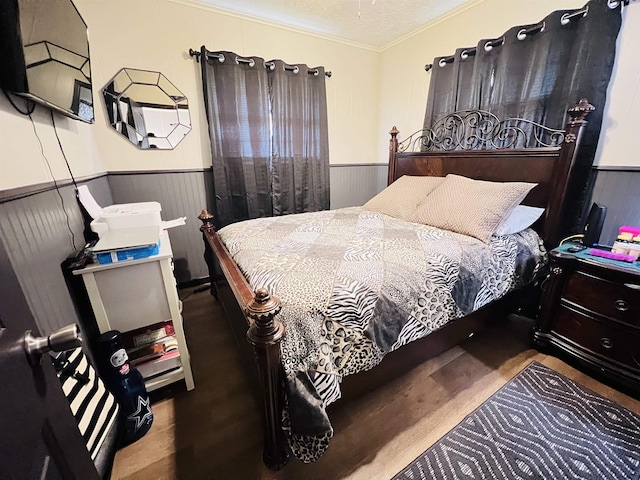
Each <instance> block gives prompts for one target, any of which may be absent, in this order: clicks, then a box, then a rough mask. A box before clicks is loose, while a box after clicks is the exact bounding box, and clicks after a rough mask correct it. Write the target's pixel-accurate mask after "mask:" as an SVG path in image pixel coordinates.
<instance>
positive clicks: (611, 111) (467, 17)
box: [377, 0, 640, 166]
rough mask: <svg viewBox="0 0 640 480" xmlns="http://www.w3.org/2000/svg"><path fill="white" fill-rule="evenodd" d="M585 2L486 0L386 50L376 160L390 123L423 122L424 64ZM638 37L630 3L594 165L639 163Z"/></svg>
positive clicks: (639, 20)
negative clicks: (637, 118)
mask: <svg viewBox="0 0 640 480" xmlns="http://www.w3.org/2000/svg"><path fill="white" fill-rule="evenodd" d="M585 3H586V0H518V1H517V2H515V1H513V0H484V1H482V2H480V3H474V4H472V5H471V6H470V7H469V8H467V9H466V10H458V11H457V12H456V13H455V14H454V15H451V16H449V17H446V18H445V19H443V20H442V21H440V22H439V23H436V24H434V25H430V26H428V27H427V28H425V29H424V30H423V31H422V32H420V33H418V34H416V35H414V36H412V37H411V38H409V39H407V40H405V41H403V42H401V43H398V44H397V45H394V46H391V47H389V48H387V49H386V50H384V51H383V52H382V53H381V61H380V64H381V66H382V67H381V74H380V94H379V98H380V117H379V118H380V121H379V125H378V133H377V138H378V162H381V163H382V162H386V161H387V151H386V149H387V145H388V137H389V135H388V133H387V132H388V131H389V129H390V128H391V126H392V125H397V127H398V129H399V130H400V136H401V138H402V136H403V135H404V136H408V135H410V134H411V133H413V132H414V131H416V130H418V129H420V127H421V126H422V122H423V118H424V111H425V108H426V100H427V93H428V89H429V79H430V74H429V73H427V72H425V70H424V65H425V64H427V63H431V62H432V61H433V59H434V58H435V57H436V56H441V55H451V54H453V53H454V52H455V49H456V48H460V47H464V46H475V45H476V44H477V42H478V41H479V40H480V39H483V38H495V37H498V36H500V35H502V34H503V33H504V32H505V31H506V30H508V29H509V28H510V27H512V26H514V25H526V24H530V23H537V22H538V21H540V20H541V19H542V18H544V17H545V16H546V15H547V14H548V13H550V12H552V11H554V10H560V9H571V8H580V7H582V6H583V5H584V4H585ZM636 3H637V2H636ZM639 41H640V5H634V4H633V3H632V4H631V5H630V6H629V7H628V8H625V10H624V20H623V27H622V30H621V32H620V36H619V38H618V53H617V57H616V66H615V67H614V72H613V74H612V79H611V83H610V85H609V100H608V102H607V105H606V106H605V117H604V120H603V129H606V131H605V134H604V135H603V136H601V142H600V148H599V150H598V153H597V156H596V163H599V164H600V165H602V166H604V165H607V166H608V165H627V166H640V154H636V153H635V150H637V149H634V148H632V145H631V142H633V141H634V140H635V137H636V136H637V135H636V134H635V133H634V129H635V128H636V127H635V126H634V125H635V122H634V120H633V118H632V115H634V114H635V112H638V109H639V108H640V62H638V60H637V45H638V44H639Z"/></svg>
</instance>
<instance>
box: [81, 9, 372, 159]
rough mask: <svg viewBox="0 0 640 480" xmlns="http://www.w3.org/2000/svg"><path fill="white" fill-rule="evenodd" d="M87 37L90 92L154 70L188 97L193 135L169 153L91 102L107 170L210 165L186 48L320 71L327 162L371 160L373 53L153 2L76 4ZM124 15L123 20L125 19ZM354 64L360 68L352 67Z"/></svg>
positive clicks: (195, 67) (196, 77) (194, 68)
mask: <svg viewBox="0 0 640 480" xmlns="http://www.w3.org/2000/svg"><path fill="white" fill-rule="evenodd" d="M76 3H77V5H78V8H79V10H80V11H81V12H82V15H83V16H84V18H85V20H86V22H87V24H88V25H89V28H90V34H91V56H92V67H93V76H94V86H95V87H97V88H94V92H96V93H97V92H99V89H101V88H102V87H103V86H104V85H105V84H106V83H107V82H108V81H109V80H110V79H111V77H112V76H113V75H115V74H116V72H117V71H118V70H119V69H120V68H122V67H132V68H139V69H148V70H157V71H161V72H162V73H164V74H165V76H166V77H167V78H168V79H169V80H170V81H171V82H172V83H173V84H174V85H175V86H176V87H178V89H180V90H181V91H182V92H183V93H184V94H185V95H186V96H187V98H188V99H189V105H190V112H191V121H192V124H193V130H192V131H191V132H190V133H189V134H188V135H187V136H186V137H185V138H184V140H182V142H181V143H180V144H179V145H178V147H177V148H176V149H175V150H173V151H140V150H138V149H137V148H135V147H134V146H133V145H130V144H128V143H127V142H125V141H124V140H123V139H121V138H117V137H116V135H115V133H114V132H113V131H110V130H109V128H108V127H107V126H106V118H105V112H104V108H103V104H102V98H97V99H96V100H98V101H97V102H96V103H97V104H98V105H97V107H96V128H95V129H94V130H95V135H96V141H97V143H98V145H99V148H100V152H101V154H102V157H103V161H104V164H105V166H106V168H107V170H110V171H111V170H140V169H172V168H173V169H176V168H202V167H208V166H209V165H210V162H211V160H210V148H209V139H208V133H207V129H206V126H207V122H206V118H205V112H204V103H203V98H202V87H201V81H200V65H199V64H198V63H196V62H195V60H194V59H193V58H191V57H190V56H189V55H188V53H187V52H188V50H189V48H194V49H199V48H200V46H201V45H203V44H204V45H206V46H207V48H208V49H209V50H229V51H233V52H236V53H238V54H240V55H255V56H261V57H263V58H265V59H272V58H281V59H283V60H285V61H286V62H289V63H306V64H308V65H309V66H315V65H324V66H325V68H326V69H327V70H331V71H332V72H333V76H332V77H331V78H330V79H327V89H328V109H329V138H330V145H331V146H330V149H331V151H330V158H331V162H332V163H351V162H371V161H373V160H374V159H375V141H374V138H373V136H374V135H375V130H376V121H377V117H378V110H377V101H376V100H377V92H378V78H377V72H378V61H379V59H378V53H377V52H374V51H372V50H366V49H363V48H358V47H355V46H350V45H346V44H343V43H337V42H333V41H329V40H326V39H322V38H318V37H314V36H311V35H305V34H301V33H298V32H295V31H293V30H286V29H283V28H278V27H275V26H270V25H267V24H263V23H258V22H253V21H250V20H247V19H241V18H239V17H234V16H230V15H225V14H222V13H219V12H216V11H214V10H212V9H210V8H205V7H198V6H194V4H193V3H191V4H183V3H179V2H171V1H166V0H164V1H157V0H137V1H135V2H132V1H131V0H111V1H108V2H106V1H100V2H96V1H92V0H77V1H76ZM125 12H126V14H123V13H125ZM354 59H357V62H356V61H354Z"/></svg>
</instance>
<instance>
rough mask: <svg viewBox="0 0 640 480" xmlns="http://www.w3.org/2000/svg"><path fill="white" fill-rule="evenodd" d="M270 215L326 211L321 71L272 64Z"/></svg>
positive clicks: (326, 149) (326, 152) (324, 102)
mask: <svg viewBox="0 0 640 480" xmlns="http://www.w3.org/2000/svg"><path fill="white" fill-rule="evenodd" d="M270 63H272V64H273V65H274V68H273V69H272V70H269V74H268V75H269V85H270V93H271V104H272V110H271V113H272V120H273V151H272V152H273V156H272V167H273V213H274V215H285V214H288V213H301V212H313V211H318V210H327V209H328V208H329V137H328V132H327V98H326V88H325V75H324V68H323V67H317V68H312V69H309V68H308V67H307V66H306V65H286V64H285V63H284V62H282V61H281V60H273V61H272V62H270Z"/></svg>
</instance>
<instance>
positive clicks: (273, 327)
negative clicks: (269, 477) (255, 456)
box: [198, 210, 289, 470]
mask: <svg viewBox="0 0 640 480" xmlns="http://www.w3.org/2000/svg"><path fill="white" fill-rule="evenodd" d="M198 218H199V219H200V220H201V221H202V226H201V227H200V231H201V232H202V238H203V241H204V249H205V254H204V258H205V261H206V262H207V266H208V267H209V274H210V278H211V285H212V288H211V293H212V295H214V296H217V288H216V287H215V283H216V282H215V278H216V269H217V267H219V268H220V269H221V270H222V273H223V275H224V279H225V280H226V281H227V282H228V285H229V287H230V288H231V291H232V292H233V296H234V298H235V301H236V302H237V304H238V305H239V306H240V308H241V310H242V315H243V317H244V321H245V323H244V324H245V325H246V328H248V330H247V331H246V340H247V341H248V342H249V344H251V346H252V347H253V356H254V359H255V363H256V366H257V373H258V381H259V383H260V392H261V395H260V396H261V397H262V403H263V430H264V449H263V454H262V458H263V461H264V463H265V465H266V466H267V467H269V468H271V469H273V470H279V469H281V468H282V467H284V466H285V465H286V464H287V462H288V461H289V448H288V445H287V442H286V439H285V437H284V433H283V431H282V409H283V406H284V388H283V370H282V362H281V356H280V342H281V341H282V338H283V337H284V334H285V328H284V325H282V323H281V322H280V321H278V319H277V318H276V315H277V314H278V312H280V309H281V304H280V300H279V299H278V297H276V296H274V295H269V292H267V290H265V289H263V288H259V289H258V290H256V291H255V292H253V291H252V290H251V287H250V286H249V284H248V283H247V280H246V279H245V278H244V275H243V274H242V272H241V271H240V269H239V268H238V265H236V263H235V262H234V261H233V260H232V258H231V256H230V255H229V251H228V250H227V247H225V245H224V244H223V243H222V241H221V240H220V237H218V235H217V234H216V231H215V227H214V225H213V215H211V214H210V213H209V212H208V211H207V210H203V211H202V213H201V214H200V215H199V216H198ZM216 259H217V262H216ZM227 311H228V309H227ZM234 320H235V321H236V325H237V319H230V321H234ZM232 328H234V329H235V326H232Z"/></svg>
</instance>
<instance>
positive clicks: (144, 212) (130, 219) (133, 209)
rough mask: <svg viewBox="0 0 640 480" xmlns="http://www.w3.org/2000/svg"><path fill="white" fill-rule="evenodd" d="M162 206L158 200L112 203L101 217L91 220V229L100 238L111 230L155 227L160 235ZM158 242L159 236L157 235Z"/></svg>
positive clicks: (118, 231) (120, 232)
mask: <svg viewBox="0 0 640 480" xmlns="http://www.w3.org/2000/svg"><path fill="white" fill-rule="evenodd" d="M161 211H162V207H161V206H160V203H158V202H140V203H122V204H118V205H111V206H109V207H105V208H103V209H102V212H101V214H100V216H99V217H97V218H95V219H94V220H93V221H92V222H91V225H90V226H91V230H92V231H94V232H96V233H97V234H98V237H99V238H100V239H102V238H103V236H104V235H105V234H106V233H107V232H109V231H111V232H113V231H117V233H116V234H123V233H124V230H127V229H132V228H133V229H139V228H149V227H155V228H156V229H157V231H158V236H159V235H160V229H161V228H162V218H161V217H160V212H161ZM156 242H157V237H156Z"/></svg>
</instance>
